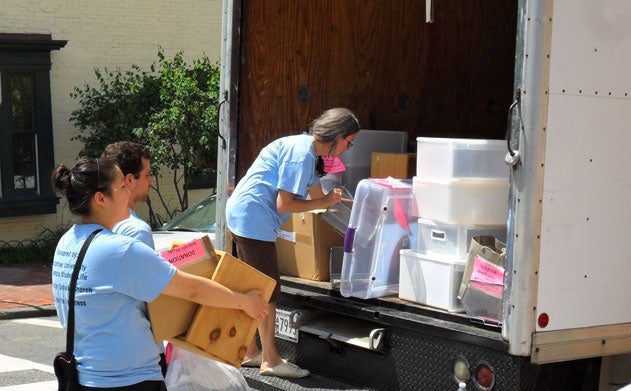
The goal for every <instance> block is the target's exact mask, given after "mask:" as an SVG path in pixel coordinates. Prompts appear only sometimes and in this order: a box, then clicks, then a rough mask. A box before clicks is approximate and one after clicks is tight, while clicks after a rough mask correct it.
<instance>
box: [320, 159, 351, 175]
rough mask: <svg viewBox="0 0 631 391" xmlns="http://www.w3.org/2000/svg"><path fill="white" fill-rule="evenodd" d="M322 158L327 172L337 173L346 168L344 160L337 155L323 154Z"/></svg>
mask: <svg viewBox="0 0 631 391" xmlns="http://www.w3.org/2000/svg"><path fill="white" fill-rule="evenodd" d="M322 160H323V161H324V171H326V173H327V174H337V173H338V172H342V171H345V170H346V166H344V162H343V161H342V159H340V158H339V157H337V156H329V155H322Z"/></svg>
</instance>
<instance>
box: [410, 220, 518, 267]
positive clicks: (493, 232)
mask: <svg viewBox="0 0 631 391" xmlns="http://www.w3.org/2000/svg"><path fill="white" fill-rule="evenodd" d="M478 235H490V236H494V237H496V238H497V239H499V240H501V241H502V242H503V243H506V225H461V224H446V223H442V222H437V221H433V220H428V219H418V240H417V242H416V244H417V247H418V250H419V251H424V252H427V253H435V254H445V255H449V256H453V257H455V258H458V259H463V258H467V255H468V254H469V245H470V244H471V238H473V237H474V236H478Z"/></svg>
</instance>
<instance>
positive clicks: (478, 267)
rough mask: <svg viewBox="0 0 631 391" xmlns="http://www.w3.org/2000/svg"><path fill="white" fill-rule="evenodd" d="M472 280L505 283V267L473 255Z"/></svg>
mask: <svg viewBox="0 0 631 391" xmlns="http://www.w3.org/2000/svg"><path fill="white" fill-rule="evenodd" d="M471 280H473V281H479V282H486V283H489V284H498V285H503V284H504V268H503V267H501V266H498V265H493V264H491V263H489V262H486V261H485V260H483V259H482V258H480V257H478V256H477V255H476V256H474V257H473V271H472V272H471Z"/></svg>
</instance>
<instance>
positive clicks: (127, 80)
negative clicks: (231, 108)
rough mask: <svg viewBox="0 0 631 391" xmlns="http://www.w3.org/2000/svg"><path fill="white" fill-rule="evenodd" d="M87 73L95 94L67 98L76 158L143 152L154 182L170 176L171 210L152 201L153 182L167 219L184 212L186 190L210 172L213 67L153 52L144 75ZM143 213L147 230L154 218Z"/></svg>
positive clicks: (214, 122) (214, 126) (79, 92)
mask: <svg viewBox="0 0 631 391" xmlns="http://www.w3.org/2000/svg"><path fill="white" fill-rule="evenodd" d="M94 72H95V75H96V78H97V81H98V87H91V86H89V85H85V86H84V88H83V89H80V88H78V87H75V88H74V90H73V92H72V93H71V94H70V96H71V97H72V98H74V99H76V100H78V101H79V105H80V108H79V109H77V110H75V111H73V112H72V114H71V117H70V121H71V122H72V123H73V124H74V125H75V126H76V127H77V128H78V129H79V135H77V136H76V137H74V138H73V140H79V141H81V142H82V143H83V149H82V150H81V151H80V153H79V155H80V156H91V157H97V156H100V154H101V152H102V151H103V150H104V149H105V147H106V146H107V145H108V144H110V143H112V142H115V141H122V140H128V141H135V142H138V143H140V144H143V145H145V146H147V147H148V148H149V149H150V150H151V152H152V154H153V158H152V167H153V174H154V175H156V173H157V172H158V169H159V168H160V167H167V168H169V169H170V170H171V172H172V176H171V181H172V183H173V185H174V186H175V190H176V193H177V196H178V200H179V208H176V210H169V208H168V206H167V204H166V202H165V201H164V199H163V197H162V195H161V193H160V184H159V176H158V175H156V177H155V185H154V187H153V188H154V190H155V192H156V194H157V196H158V198H159V199H160V201H161V202H162V205H163V206H164V209H165V210H166V211H167V213H168V216H167V218H171V217H172V216H173V214H174V213H175V212H177V211H182V210H184V209H186V208H188V189H189V186H190V184H191V182H193V181H194V180H196V179H199V178H202V177H203V176H204V175H207V174H208V173H212V172H215V170H216V165H217V138H218V129H219V124H218V111H219V103H220V102H219V78H220V70H219V67H218V66H217V65H215V64H212V63H211V62H210V60H209V59H208V57H206V56H203V57H202V58H200V59H197V60H195V61H194V62H193V64H192V65H189V64H187V63H186V62H185V61H184V60H183V54H182V52H179V53H177V54H176V55H175V56H174V57H173V58H166V57H165V55H164V53H163V51H162V49H160V50H159V51H158V61H157V62H156V63H154V64H152V65H151V67H150V70H149V71H143V70H142V69H141V68H140V67H139V66H136V65H132V66H131V70H128V71H125V72H122V71H120V70H116V71H109V70H107V69H105V70H104V71H101V70H99V69H95V71H94ZM207 176H208V175H207ZM209 187H215V186H214V184H209ZM148 205H149V214H150V220H151V221H150V222H151V225H152V226H153V227H154V228H155V227H156V226H157V225H158V224H157V221H159V220H160V218H159V216H156V215H155V212H154V210H153V208H152V207H151V204H150V203H149V204H148Z"/></svg>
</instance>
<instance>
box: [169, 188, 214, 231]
mask: <svg viewBox="0 0 631 391" xmlns="http://www.w3.org/2000/svg"><path fill="white" fill-rule="evenodd" d="M216 210H217V206H216V202H215V196H214V195H212V196H210V197H208V198H206V199H203V200H202V201H199V202H198V203H196V204H194V205H192V206H190V207H189V208H188V209H186V210H185V211H184V212H182V213H180V214H179V215H177V216H175V217H174V218H173V219H171V220H169V221H167V222H166V223H164V224H163V225H162V227H160V228H159V230H160V231H199V232H209V233H211V232H215V227H216V225H215V214H216Z"/></svg>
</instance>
